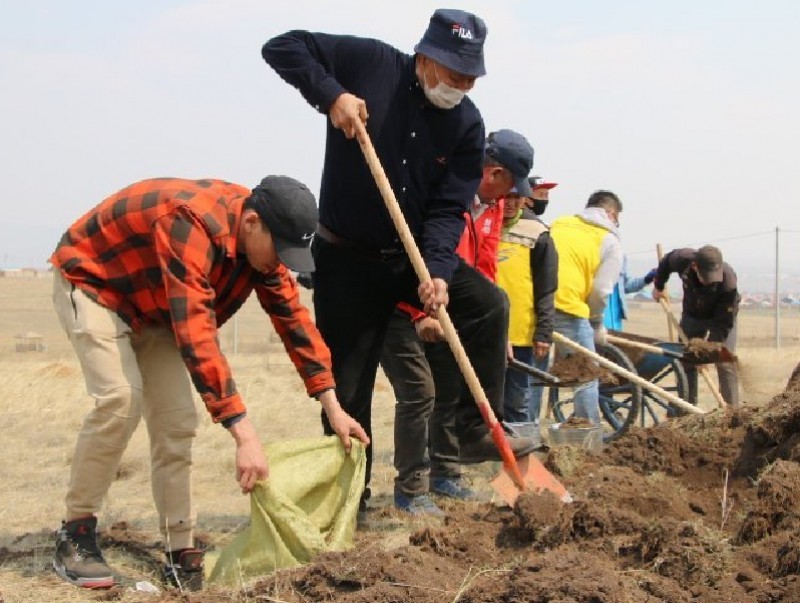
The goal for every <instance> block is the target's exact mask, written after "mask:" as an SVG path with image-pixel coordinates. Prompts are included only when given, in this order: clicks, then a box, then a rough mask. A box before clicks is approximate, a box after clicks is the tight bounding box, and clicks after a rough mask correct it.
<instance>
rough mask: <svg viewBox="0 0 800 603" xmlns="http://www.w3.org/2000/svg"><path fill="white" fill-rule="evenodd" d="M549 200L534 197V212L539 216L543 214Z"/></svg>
mask: <svg viewBox="0 0 800 603" xmlns="http://www.w3.org/2000/svg"><path fill="white" fill-rule="evenodd" d="M547 203H548V202H547V201H542V200H541V199H534V200H533V207H532V208H531V209H532V210H533V213H535V214H536V215H537V216H541V215H542V214H543V213H544V210H546V209H547Z"/></svg>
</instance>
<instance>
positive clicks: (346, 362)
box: [312, 237, 508, 498]
mask: <svg viewBox="0 0 800 603" xmlns="http://www.w3.org/2000/svg"><path fill="white" fill-rule="evenodd" d="M312 251H313V254H314V261H315V264H316V272H315V273H314V311H315V314H316V322H317V326H318V327H319V330H320V332H321V333H322V336H323V338H324V339H325V342H326V343H327V345H328V347H329V348H330V350H331V355H332V358H333V376H334V379H335V380H336V395H337V397H338V398H339V402H340V403H341V405H342V408H344V410H345V411H347V412H348V413H349V414H350V415H351V416H352V417H353V418H355V419H356V420H357V421H358V422H359V423H361V425H362V426H363V427H364V429H365V430H366V431H367V433H368V434H369V436H370V438H371V437H372V425H371V423H372V391H373V388H374V385H375V376H376V373H377V369H378V362H379V360H380V356H381V350H382V347H383V342H384V336H385V334H386V328H387V326H388V324H389V319H390V318H391V316H392V313H393V312H394V308H395V306H396V305H397V303H398V302H400V301H407V302H410V303H416V304H419V298H418V297H417V285H418V282H417V278H416V275H415V274H414V271H413V268H412V267H411V263H410V261H409V259H408V257H407V256H406V255H405V254H402V253H396V254H388V255H382V254H379V253H378V252H375V253H373V252H365V251H363V250H358V249H355V248H352V247H347V246H343V245H335V244H333V243H330V242H328V241H326V240H324V239H322V238H320V237H315V239H314V244H313V247H312ZM448 292H449V297H450V302H449V304H448V307H447V309H448V312H449V314H450V317H451V319H452V321H453V324H454V326H455V328H456V330H457V331H458V333H459V337H460V338H461V342H462V344H463V345H464V349H465V350H466V352H467V356H468V357H469V359H470V361H471V362H472V365H473V367H474V368H475V372H476V373H477V375H478V380H479V381H480V383H481V385H482V386H483V389H484V392H485V394H486V397H487V399H488V401H489V404H490V405H491V406H492V409H493V410H494V412H495V414H496V415H497V417H498V419H502V416H503V415H502V412H503V386H504V379H505V348H506V337H507V331H508V302H507V300H506V297H505V296H504V295H503V294H502V292H501V291H500V289H498V288H497V287H496V286H495V285H494V284H492V283H491V282H490V281H488V280H487V279H486V278H484V277H483V276H482V275H480V274H479V273H478V272H477V271H475V270H474V269H473V268H471V267H469V266H467V265H466V264H465V263H464V262H463V261H462V260H459V264H458V267H457V269H456V271H455V274H454V275H453V278H452V279H451V282H450V285H449V289H448ZM322 423H323V427H324V429H325V433H328V434H331V433H332V430H331V427H330V424H328V422H327V419H326V417H325V415H324V413H323V416H322ZM456 428H457V430H458V434H459V438H460V439H462V440H463V441H470V440H472V439H478V438H481V437H483V436H484V435H485V434H486V431H487V428H486V426H485V424H484V422H483V418H482V417H481V414H480V411H479V410H478V407H477V406H476V404H475V401H474V400H473V399H472V396H471V395H470V393H469V391H467V389H466V388H464V393H463V395H462V397H461V399H460V401H459V405H458V410H457V417H456ZM371 467H372V447H370V448H368V449H367V477H366V480H367V484H369V479H370V472H371ZM365 498H369V489H367V490H366V491H365Z"/></svg>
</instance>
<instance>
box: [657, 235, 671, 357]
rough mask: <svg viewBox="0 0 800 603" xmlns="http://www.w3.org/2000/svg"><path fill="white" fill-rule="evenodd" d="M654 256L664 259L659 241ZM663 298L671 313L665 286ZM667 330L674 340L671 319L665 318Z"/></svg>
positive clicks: (659, 259)
mask: <svg viewBox="0 0 800 603" xmlns="http://www.w3.org/2000/svg"><path fill="white" fill-rule="evenodd" d="M656 257H657V258H658V263H659V264H660V263H661V260H663V259H664V249H663V248H662V247H661V243H656ZM664 300H665V301H666V304H667V308H670V311H669V312H670V314H672V308H671V306H670V303H669V292H668V291H667V288H666V286H665V287H664ZM667 330H668V331H669V340H670V341H675V331H674V328H673V326H672V321H671V320H669V319H667Z"/></svg>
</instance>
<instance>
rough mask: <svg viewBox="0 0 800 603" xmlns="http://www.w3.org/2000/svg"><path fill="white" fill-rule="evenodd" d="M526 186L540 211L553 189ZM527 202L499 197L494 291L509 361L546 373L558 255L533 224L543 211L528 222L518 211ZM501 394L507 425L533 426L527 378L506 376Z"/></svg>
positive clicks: (534, 405)
mask: <svg viewBox="0 0 800 603" xmlns="http://www.w3.org/2000/svg"><path fill="white" fill-rule="evenodd" d="M529 180H530V185H531V189H532V190H533V195H534V197H535V198H536V201H535V202H538V201H539V199H541V198H542V197H544V198H545V200H544V204H543V205H546V204H547V200H546V197H547V194H548V192H549V189H551V188H553V187H554V186H556V184H555V183H545V182H544V181H543V180H542V179H541V178H539V177H538V176H534V177H533V178H530V179H529ZM537 187H541V189H537ZM541 191H544V194H542V192H541ZM527 202H528V198H526V197H521V196H519V195H517V194H512V195H506V197H505V207H504V210H503V216H504V220H503V233H502V236H501V238H500V245H499V248H498V254H497V255H498V267H497V285H498V286H499V287H500V288H501V289H503V291H505V292H506V294H507V295H508V299H509V303H510V312H509V321H508V340H509V343H510V344H511V350H510V352H509V353H510V355H512V356H513V357H514V358H515V359H517V360H520V361H522V362H524V363H526V364H529V365H532V366H534V367H535V368H538V369H541V370H547V364H548V359H549V357H550V344H551V343H552V341H553V320H554V313H555V306H554V297H555V292H556V288H557V286H558V253H557V252H556V248H555V245H554V244H553V240H552V239H551V238H550V233H549V231H548V228H547V225H546V224H545V223H544V222H543V221H542V220H541V219H540V218H539V216H540V215H541V214H542V213H543V212H544V206H543V205H542V204H540V205H538V206H537V209H538V210H539V214H535V213H531V216H532V218H530V219H528V218H526V213H525V210H524V207H525V205H526V204H527ZM504 394H505V397H504V405H503V415H504V420H505V421H506V422H507V423H534V424H538V423H539V413H540V408H541V400H542V395H541V394H542V388H541V386H532V385H531V377H530V376H529V375H527V374H525V373H520V372H517V371H515V370H513V369H508V370H506V383H505V392H504Z"/></svg>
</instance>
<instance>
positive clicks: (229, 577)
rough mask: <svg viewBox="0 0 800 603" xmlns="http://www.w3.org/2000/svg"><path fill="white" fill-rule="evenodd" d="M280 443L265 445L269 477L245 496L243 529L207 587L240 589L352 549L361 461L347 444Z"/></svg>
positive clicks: (332, 440) (357, 449)
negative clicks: (347, 450)
mask: <svg viewBox="0 0 800 603" xmlns="http://www.w3.org/2000/svg"><path fill="white" fill-rule="evenodd" d="M352 442H353V446H352V448H351V451H350V454H346V453H345V451H344V448H343V447H342V444H341V442H340V441H339V438H338V437H336V436H327V437H319V438H308V439H300V440H284V441H280V442H274V443H272V444H269V445H267V446H266V454H267V460H268V461H269V479H267V480H265V481H263V482H259V483H258V484H256V487H255V488H254V489H253V492H252V493H251V494H250V525H249V526H248V527H247V528H246V529H245V530H244V531H243V532H242V533H241V534H239V535H238V536H236V538H235V539H234V540H233V541H232V542H231V543H230V544H229V545H228V546H226V547H225V548H224V549H222V551H221V552H220V553H219V556H218V557H217V559H216V563H213V555H208V556H207V563H206V567H211V566H212V565H213V569H212V570H211V572H210V574H209V576H208V582H209V583H213V584H227V585H234V584H241V583H242V582H243V581H245V580H248V579H252V578H255V577H258V576H263V575H265V574H269V573H271V572H273V571H275V570H277V569H281V568H287V567H294V566H297V565H300V564H303V563H306V562H308V561H310V560H311V559H312V558H313V557H314V556H315V555H317V554H318V553H321V552H325V551H339V550H345V549H347V548H350V547H351V546H352V545H353V536H354V534H355V530H356V519H357V517H358V503H359V500H360V498H361V494H362V492H363V491H364V474H365V471H366V464H367V457H366V452H365V449H364V446H363V445H362V444H361V442H359V441H357V440H355V439H353V440H352Z"/></svg>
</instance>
